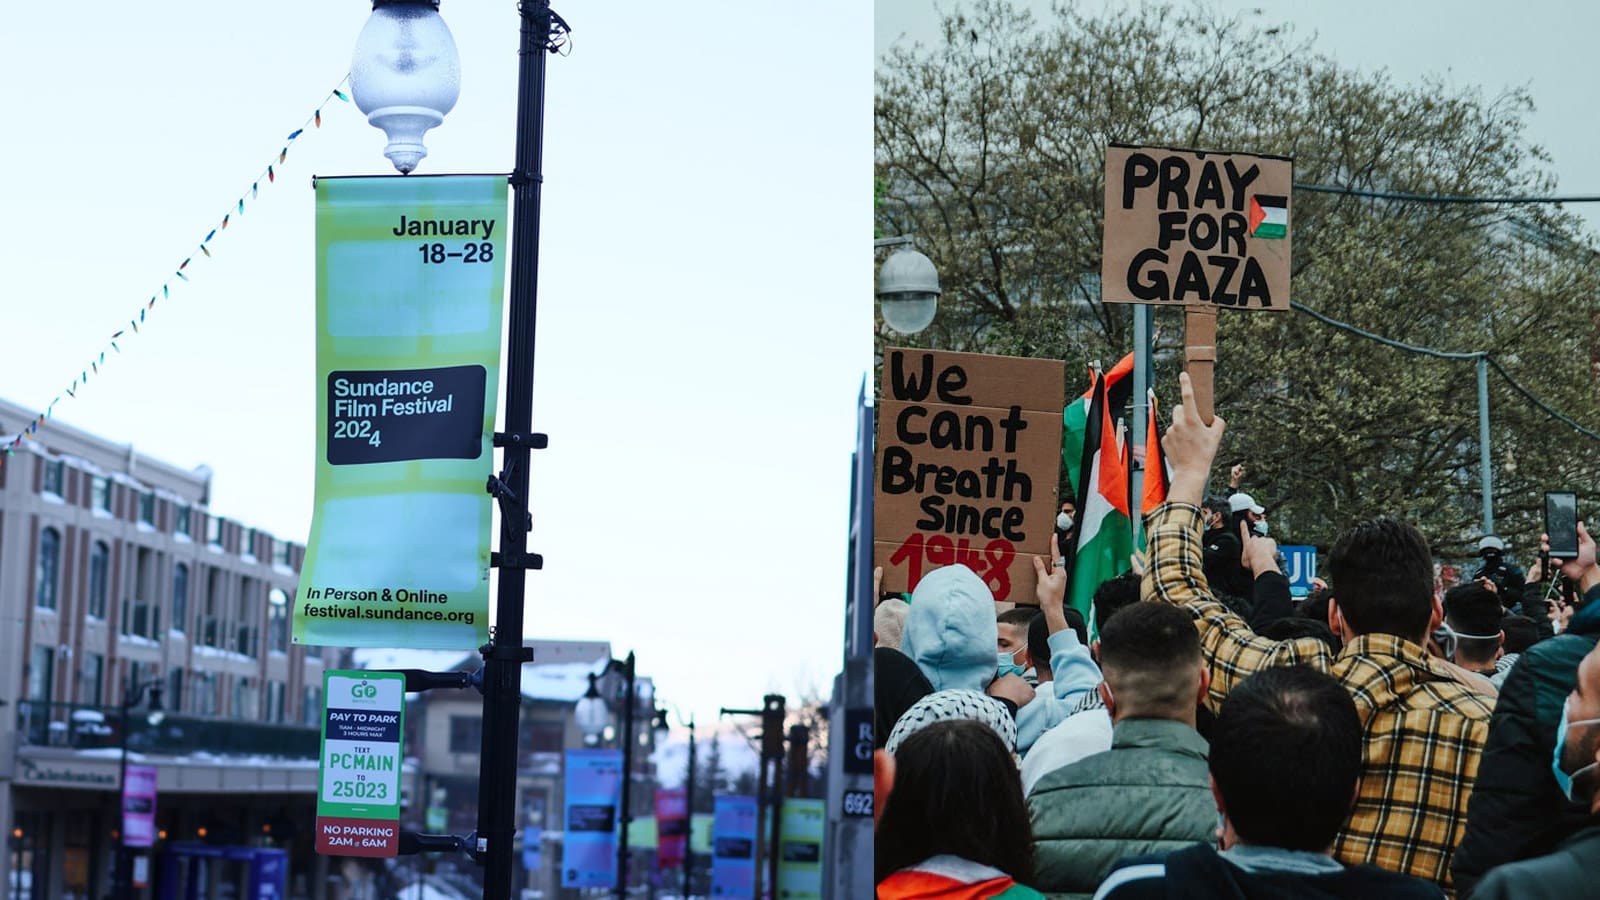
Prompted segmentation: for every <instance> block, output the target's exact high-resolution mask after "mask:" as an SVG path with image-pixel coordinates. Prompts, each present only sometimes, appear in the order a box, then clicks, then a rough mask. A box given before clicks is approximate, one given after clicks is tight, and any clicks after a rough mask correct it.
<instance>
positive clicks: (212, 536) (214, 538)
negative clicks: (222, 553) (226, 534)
mask: <svg viewBox="0 0 1600 900" xmlns="http://www.w3.org/2000/svg"><path fill="white" fill-rule="evenodd" d="M206 543H208V544H210V545H211V546H213V547H221V546H222V517H221V516H212V517H211V518H209V519H207V520H206Z"/></svg>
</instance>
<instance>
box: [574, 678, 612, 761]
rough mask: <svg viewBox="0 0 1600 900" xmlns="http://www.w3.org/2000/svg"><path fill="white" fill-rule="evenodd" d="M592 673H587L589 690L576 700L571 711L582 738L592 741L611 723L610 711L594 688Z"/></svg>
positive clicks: (597, 738) (596, 739) (598, 737)
mask: <svg viewBox="0 0 1600 900" xmlns="http://www.w3.org/2000/svg"><path fill="white" fill-rule="evenodd" d="M594 678H595V677H594V675H593V673H591V674H590V675H589V690H587V691H585V692H584V694H583V697H582V698H580V699H579V700H578V705H577V707H576V708H574V709H573V711H572V718H573V719H574V720H575V721H576V722H577V724H578V730H579V731H581V732H583V736H584V739H585V740H587V741H588V742H589V743H591V744H592V743H594V742H595V741H598V740H599V739H600V735H601V734H602V733H603V732H604V731H605V730H606V728H607V726H609V725H610V724H611V711H610V710H609V709H607V708H606V701H605V700H604V699H603V698H602V697H601V696H600V691H598V690H597V689H596V688H595V685H594Z"/></svg>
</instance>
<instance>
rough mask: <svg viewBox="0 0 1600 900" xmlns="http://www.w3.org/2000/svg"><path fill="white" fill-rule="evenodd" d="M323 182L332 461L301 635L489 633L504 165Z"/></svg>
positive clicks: (441, 638) (321, 346)
mask: <svg viewBox="0 0 1600 900" xmlns="http://www.w3.org/2000/svg"><path fill="white" fill-rule="evenodd" d="M316 190H317V241H316V254H317V381H316V391H317V403H316V407H317V458H316V499H315V505H314V507H313V512H312V522H311V537H310V540H309V541H307V543H306V557H305V563H304V566H303V567H302V570H301V573H300V587H299V589H298V591H297V592H296V596H295V605H294V640H295V642H296V643H301V644H322V645H333V646H341V647H418V648H435V649H463V650H465V649H472V648H475V647H477V646H479V645H481V644H483V643H484V642H485V641H487V640H488V634H489V631H488V629H489V552H490V537H491V536H490V512H491V502H492V501H491V498H490V496H489V495H488V493H487V492H486V491H485V490H484V484H485V482H486V481H487V480H488V477H489V475H490V474H491V472H492V470H493V464H494V458H493V449H492V442H493V436H494V399H493V398H494V394H495V385H496V384H497V383H498V380H499V370H500V345H501V309H502V305H503V298H504V294H505V259H506V256H507V254H508V252H509V243H508V241H507V232H508V228H507V227H506V219H507V215H506V212H507V207H506V198H507V185H506V179H505V177H504V176H498V175H497V176H487V175H471V176H467V175H448V176H437V177H420V176H409V177H396V176H390V177H372V178H325V179H320V180H318V181H317V183H316Z"/></svg>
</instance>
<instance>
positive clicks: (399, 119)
mask: <svg viewBox="0 0 1600 900" xmlns="http://www.w3.org/2000/svg"><path fill="white" fill-rule="evenodd" d="M350 94H351V97H352V98H353V99H354V100H355V102H356V106H357V107H359V108H360V109H361V111H362V112H363V113H366V115H367V121H368V122H369V123H370V124H372V126H373V127H375V128H382V129H383V132H384V134H386V135H388V136H389V145H388V146H387V147H385V148H384V149H383V155H384V156H387V157H389V161H390V162H392V163H394V167H395V168H396V169H399V170H400V173H401V174H402V175H404V174H409V173H410V172H411V170H413V169H415V168H416V167H417V163H419V162H421V161H422V158H423V157H424V156H427V155H428V148H427V147H426V146H424V145H423V143H422V136H423V134H424V133H425V132H427V130H428V129H430V128H433V127H435V126H437V125H439V124H440V123H442V122H443V121H444V117H445V114H446V113H448V112H450V110H451V109H453V108H455V105H456V98H457V97H458V96H460V94H461V57H460V55H459V54H458V53H457V52H456V42H455V38H454V37H452V36H451V34H450V28H449V26H447V25H445V24H444V19H441V18H439V0H372V17H371V18H369V19H367V24H366V27H364V28H362V29H361V36H360V37H358V38H356V49H355V54H354V57H353V58H352V59H351V60H350Z"/></svg>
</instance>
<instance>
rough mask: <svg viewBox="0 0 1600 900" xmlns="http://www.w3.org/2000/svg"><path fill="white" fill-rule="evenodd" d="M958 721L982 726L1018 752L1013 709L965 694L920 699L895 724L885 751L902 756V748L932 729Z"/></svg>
mask: <svg viewBox="0 0 1600 900" xmlns="http://www.w3.org/2000/svg"><path fill="white" fill-rule="evenodd" d="M957 719H964V720H967V721H971V722H979V723H981V724H983V725H985V726H987V727H988V729H989V730H990V731H993V732H994V733H995V736H996V737H998V738H1000V742H1001V743H1002V744H1005V746H1006V749H1007V750H1008V751H1012V752H1015V750H1016V749H1017V720H1016V719H1014V718H1013V717H1012V712H1011V710H1010V708H1008V707H1007V706H1006V705H1005V704H1004V703H1002V702H1001V701H1000V700H998V699H996V698H994V697H991V696H989V695H988V694H984V693H980V692H978V691H965V690H945V691H934V692H933V693H931V694H926V695H924V696H922V697H921V698H919V699H918V700H917V702H915V703H913V704H911V705H910V706H909V707H907V708H906V711H905V712H903V713H901V714H900V717H899V718H898V719H896V720H895V722H894V727H892V728H890V729H889V739H888V740H886V741H884V742H883V746H884V749H885V750H888V751H889V752H890V753H895V752H898V750H899V748H900V745H901V744H903V743H905V741H906V740H907V739H909V738H910V737H911V736H912V735H913V734H916V733H917V732H919V731H921V730H922V729H924V728H927V727H928V726H929V725H932V724H934V723H935V722H953V721H955V720H957Z"/></svg>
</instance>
